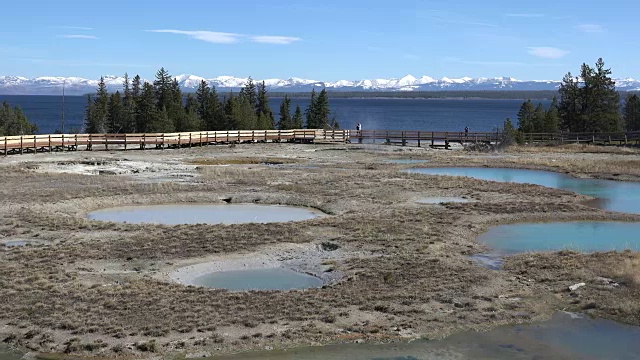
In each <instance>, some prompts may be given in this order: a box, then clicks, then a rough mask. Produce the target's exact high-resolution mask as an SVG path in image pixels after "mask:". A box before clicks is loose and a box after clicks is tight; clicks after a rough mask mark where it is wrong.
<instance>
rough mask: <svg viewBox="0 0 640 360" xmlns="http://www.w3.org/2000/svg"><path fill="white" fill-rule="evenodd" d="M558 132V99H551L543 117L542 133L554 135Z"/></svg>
mask: <svg viewBox="0 0 640 360" xmlns="http://www.w3.org/2000/svg"><path fill="white" fill-rule="evenodd" d="M559 130H560V116H559V114H558V98H556V97H555V96H554V97H553V101H552V102H551V106H549V110H547V112H546V114H545V116H544V126H543V129H542V132H547V133H556V132H558V131H559Z"/></svg>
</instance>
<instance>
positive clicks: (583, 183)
mask: <svg viewBox="0 0 640 360" xmlns="http://www.w3.org/2000/svg"><path fill="white" fill-rule="evenodd" d="M407 171H409V172H412V173H418V174H426V175H449V176H468V177H472V178H476V179H481V180H491V181H501V182H514V183H525V184H535V185H542V186H546V187H551V188H556V189H563V190H569V191H573V192H576V193H579V194H583V195H589V196H593V197H595V198H598V199H599V201H597V202H594V203H593V205H594V206H597V207H599V208H601V209H605V210H611V211H619V212H626V213H635V214H640V183H637V182H623V181H613V180H596V179H578V178H574V177H572V176H569V175H566V174H560V173H555V172H551V171H540V170H523V169H506V168H464V167H449V168H421V169H410V170H407Z"/></svg>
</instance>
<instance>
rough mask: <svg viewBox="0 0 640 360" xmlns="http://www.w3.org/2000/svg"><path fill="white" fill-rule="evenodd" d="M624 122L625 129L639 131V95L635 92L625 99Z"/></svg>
mask: <svg viewBox="0 0 640 360" xmlns="http://www.w3.org/2000/svg"><path fill="white" fill-rule="evenodd" d="M624 122H625V127H626V129H627V131H640V97H638V95H636V94H633V95H629V96H627V98H626V99H625V103H624Z"/></svg>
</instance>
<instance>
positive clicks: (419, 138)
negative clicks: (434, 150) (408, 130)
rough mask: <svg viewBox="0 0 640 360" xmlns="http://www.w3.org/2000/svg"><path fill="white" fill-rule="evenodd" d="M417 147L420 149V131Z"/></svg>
mask: <svg viewBox="0 0 640 360" xmlns="http://www.w3.org/2000/svg"><path fill="white" fill-rule="evenodd" d="M418 147H420V131H418Z"/></svg>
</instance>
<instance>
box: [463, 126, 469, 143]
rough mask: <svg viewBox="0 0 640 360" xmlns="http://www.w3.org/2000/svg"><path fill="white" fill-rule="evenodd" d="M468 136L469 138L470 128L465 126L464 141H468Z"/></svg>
mask: <svg viewBox="0 0 640 360" xmlns="http://www.w3.org/2000/svg"><path fill="white" fill-rule="evenodd" d="M467 136H469V127H468V126H465V127H464V139H465V140H466V139H467Z"/></svg>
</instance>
